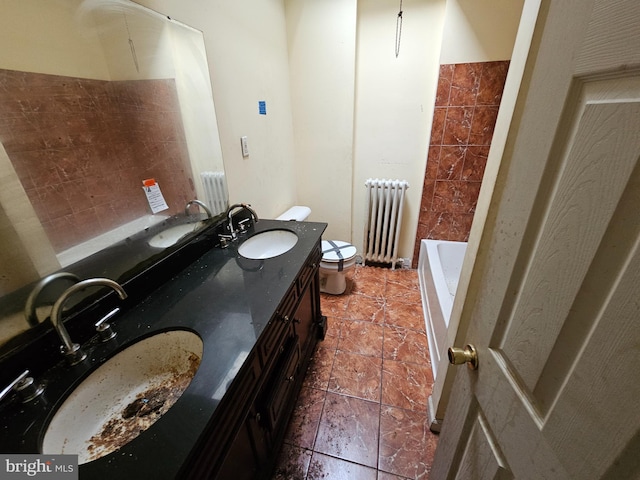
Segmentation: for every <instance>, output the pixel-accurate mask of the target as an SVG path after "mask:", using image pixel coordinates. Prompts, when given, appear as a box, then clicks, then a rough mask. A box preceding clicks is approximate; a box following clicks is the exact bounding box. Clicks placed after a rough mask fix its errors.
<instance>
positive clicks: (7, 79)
mask: <svg viewBox="0 0 640 480" xmlns="http://www.w3.org/2000/svg"><path fill="white" fill-rule="evenodd" d="M0 142H2V144H3V146H4V148H5V150H6V152H7V154H8V156H9V158H10V160H11V162H12V164H13V166H14V168H15V170H16V173H17V175H18V177H19V178H20V181H21V182H22V185H23V187H24V189H25V191H26V193H27V196H28V197H29V200H30V201H31V203H32V205H33V207H34V210H35V211H36V214H37V215H38V217H39V219H40V221H41V223H42V225H43V226H44V229H45V231H46V232H47V235H48V236H49V239H50V241H51V243H52V245H53V247H54V250H55V251H57V252H60V251H63V250H65V249H66V248H69V247H71V246H73V245H75V244H77V243H79V242H82V241H85V240H88V239H90V238H92V237H94V236H96V235H98V234H100V233H103V232H105V231H108V230H111V229H113V228H114V227H116V226H118V225H121V224H123V223H125V222H127V221H131V220H134V219H136V218H138V217H140V216H143V215H146V214H149V213H151V211H150V209H149V206H148V204H147V200H146V197H145V195H144V192H143V190H142V180H144V179H146V178H155V179H156V181H157V182H158V183H159V184H160V187H161V190H162V193H163V195H164V197H165V200H166V201H167V204H168V205H169V207H170V209H169V210H168V211H165V212H163V213H168V214H174V213H177V212H179V211H181V210H182V209H183V208H184V205H185V204H186V202H187V201H188V200H190V199H191V198H194V195H195V190H194V188H193V180H192V179H191V178H190V177H191V170H190V167H189V157H188V151H187V146H186V141H185V136H184V129H183V125H182V120H181V116H180V114H179V103H178V97H177V92H176V89H175V83H174V81H173V80H171V79H169V80H143V81H119V82H107V81H100V80H91V79H83V78H72V77H64V76H57V75H45V74H38V73H28V72H18V71H11V70H0Z"/></svg>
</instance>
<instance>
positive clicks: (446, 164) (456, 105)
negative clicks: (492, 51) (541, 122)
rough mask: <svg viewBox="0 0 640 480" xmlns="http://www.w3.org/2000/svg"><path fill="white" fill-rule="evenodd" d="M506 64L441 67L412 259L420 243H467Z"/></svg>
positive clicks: (469, 64)
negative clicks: (423, 241)
mask: <svg viewBox="0 0 640 480" xmlns="http://www.w3.org/2000/svg"><path fill="white" fill-rule="evenodd" d="M508 68H509V62H508V61H499V62H483V63H460V64H454V65H440V76H439V78H438V91H437V94H436V106H435V110H434V114H433V125H432V128H431V140H430V142H429V154H428V158H427V168H426V172H425V178H424V185H423V190H422V201H421V205H420V216H419V219H418V232H417V235H416V244H415V250H414V255H413V266H414V268H415V266H416V265H417V262H418V254H419V251H420V240H421V239H423V238H429V239H435V240H456V241H467V240H468V238H469V231H470V230H471V222H472V220H473V214H474V212H475V208H476V202H477V200H478V194H479V193H480V185H481V183H482V176H483V174H484V168H485V165H486V162H487V155H488V153H489V147H490V145H491V138H492V137H493V129H494V126H495V123H496V117H497V115H498V107H499V106H500V100H501V99H502V90H503V89H504V82H505V80H506V77H507V70H508Z"/></svg>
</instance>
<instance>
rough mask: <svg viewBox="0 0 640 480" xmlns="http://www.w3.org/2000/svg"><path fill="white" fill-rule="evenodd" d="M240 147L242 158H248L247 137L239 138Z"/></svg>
mask: <svg viewBox="0 0 640 480" xmlns="http://www.w3.org/2000/svg"><path fill="white" fill-rule="evenodd" d="M240 146H241V147H242V156H243V157H248V156H249V144H248V143H247V137H246V136H245V137H240Z"/></svg>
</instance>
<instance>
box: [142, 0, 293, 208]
mask: <svg viewBox="0 0 640 480" xmlns="http://www.w3.org/2000/svg"><path fill="white" fill-rule="evenodd" d="M137 3H140V4H141V5H144V6H146V7H149V8H151V9H153V10H156V11H158V12H161V13H163V14H165V15H169V16H170V17H172V18H174V19H176V20H178V21H180V22H182V23H186V24H187V25H190V26H191V27H194V28H196V29H198V30H201V31H202V32H203V34H204V41H205V47H206V50H207V59H208V62H209V74H210V76H211V83H212V88H213V98H214V102H215V109H216V116H217V120H218V130H219V133H220V143H221V146H222V154H223V157H224V162H225V171H226V172H227V179H228V184H229V196H230V201H231V202H232V203H235V202H246V203H251V204H252V205H254V206H255V207H256V210H257V213H258V215H259V216H261V217H265V218H269V217H271V218H273V217H275V216H277V215H279V214H280V213H282V210H283V209H284V208H283V207H284V206H290V205H293V204H295V203H296V201H297V198H296V177H295V165H294V147H293V145H294V142H293V126H292V116H291V97H290V86H289V65H288V58H287V35H286V24H285V14H284V4H283V0H260V1H255V0H234V1H215V2H214V1H211V0H190V1H188V2H185V1H183V0H137ZM260 100H264V101H266V103H267V115H259V113H258V101H260ZM243 135H246V136H247V138H248V144H249V152H250V155H249V157H248V158H243V157H242V152H241V150H240V137H241V136H243Z"/></svg>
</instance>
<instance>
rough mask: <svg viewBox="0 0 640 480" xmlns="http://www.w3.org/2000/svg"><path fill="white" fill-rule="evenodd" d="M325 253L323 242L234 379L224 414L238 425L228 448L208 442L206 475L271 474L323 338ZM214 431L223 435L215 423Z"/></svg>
mask: <svg viewBox="0 0 640 480" xmlns="http://www.w3.org/2000/svg"><path fill="white" fill-rule="evenodd" d="M321 256H322V254H321V251H320V244H319V242H318V244H317V245H316V246H315V248H314V249H313V250H312V252H311V253H310V254H309V257H308V258H307V261H306V262H305V264H304V266H303V267H302V268H301V270H300V272H299V274H298V276H297V277H296V278H295V280H294V281H293V282H292V284H291V287H290V289H289V290H288V292H287V295H286V296H285V298H284V299H283V300H282V302H281V303H280V305H279V306H278V309H277V310H276V312H275V314H274V316H273V317H272V318H271V320H270V321H269V323H268V325H267V326H266V327H265V330H264V331H263V332H262V334H261V336H260V338H259V340H258V343H257V345H256V349H255V351H254V352H256V355H254V356H251V358H253V363H252V365H249V366H248V365H245V366H244V367H243V368H242V369H241V372H240V373H239V374H238V377H236V379H235V380H234V382H233V383H234V384H235V385H237V386H238V388H233V387H234V386H235V385H232V388H230V390H229V393H228V394H226V395H225V398H224V405H225V408H224V410H225V411H224V412H220V416H219V418H224V419H225V422H230V423H232V424H234V425H237V428H235V430H234V431H231V432H229V433H228V434H227V440H226V445H224V447H223V448H222V450H224V452H221V451H211V450H210V449H208V448H205V449H203V451H201V453H200V454H199V455H198V458H197V459H196V463H199V464H206V463H208V464H209V466H210V468H204V469H197V470H198V472H199V473H198V474H199V475H201V476H200V478H202V473H204V472H207V475H205V476H206V477H209V478H215V479H219V480H227V479H229V478H233V479H247V480H249V479H266V478H269V477H270V475H271V472H272V470H273V468H274V466H275V462H276V461H277V456H278V452H279V450H280V447H281V445H282V442H283V440H284V435H285V433H286V428H287V424H288V422H289V418H290V416H291V412H292V411H293V408H294V406H295V402H296V399H297V396H298V394H299V392H300V388H301V386H302V381H303V379H304V374H305V371H306V368H307V366H308V363H309V360H310V358H311V355H312V354H313V351H314V349H315V346H316V343H317V342H318V340H319V339H320V338H323V332H324V318H323V317H322V316H321V313H320V289H319V277H318V266H319V264H320V258H321ZM248 360H249V359H248ZM247 367H250V368H247ZM227 395H230V396H231V397H233V398H227ZM212 435H213V436H215V435H217V432H215V429H214V430H213V433H212ZM206 443H208V444H209V445H216V444H217V445H218V448H220V447H221V446H222V445H221V444H220V443H219V442H211V441H208V442H206ZM207 455H210V457H209V458H207ZM216 457H217V459H216Z"/></svg>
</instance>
